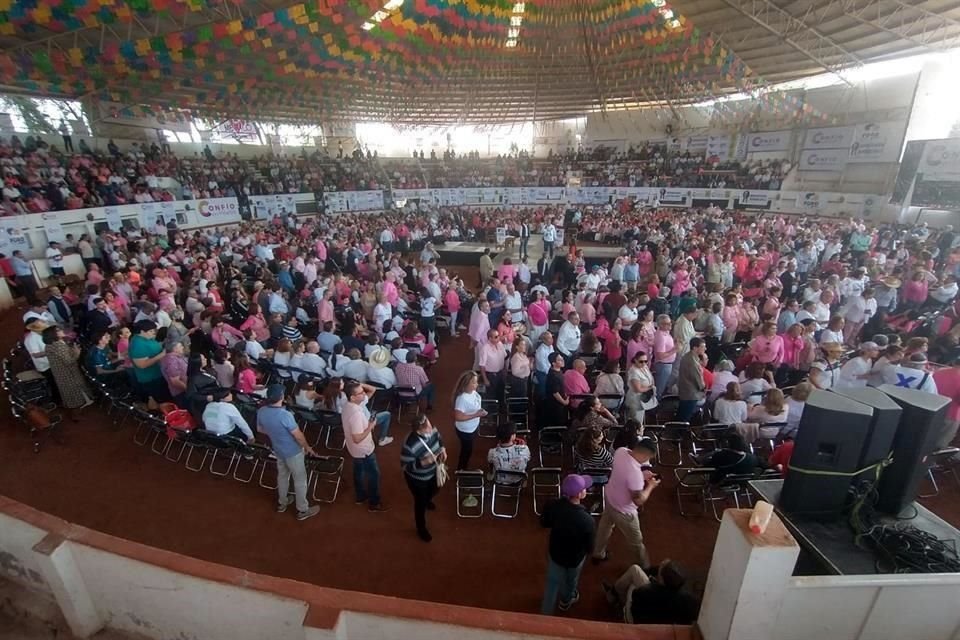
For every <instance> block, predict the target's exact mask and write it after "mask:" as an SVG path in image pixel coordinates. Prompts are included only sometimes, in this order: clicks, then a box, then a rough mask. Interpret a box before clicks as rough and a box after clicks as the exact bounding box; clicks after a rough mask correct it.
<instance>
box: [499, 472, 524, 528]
mask: <svg viewBox="0 0 960 640" xmlns="http://www.w3.org/2000/svg"><path fill="white" fill-rule="evenodd" d="M526 482H527V474H526V473H522V472H519V471H497V472H496V473H494V474H493V490H492V491H491V492H490V513H492V514H493V515H494V516H495V517H497V518H516V517H517V514H518V513H520V494H521V493H522V492H523V486H524V484H526ZM498 507H500V508H501V510H500V511H498V510H497V508H498Z"/></svg>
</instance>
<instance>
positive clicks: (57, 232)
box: [41, 213, 67, 242]
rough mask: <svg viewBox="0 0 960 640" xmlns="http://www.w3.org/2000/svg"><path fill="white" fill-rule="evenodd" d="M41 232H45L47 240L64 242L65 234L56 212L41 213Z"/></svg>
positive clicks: (65, 239)
mask: <svg viewBox="0 0 960 640" xmlns="http://www.w3.org/2000/svg"><path fill="white" fill-rule="evenodd" d="M41 215H42V216H43V232H44V233H45V234H47V242H66V241H67V234H66V233H65V232H64V230H63V223H62V222H61V221H60V220H59V219H58V217H59V216H57V214H56V213H43V214H41Z"/></svg>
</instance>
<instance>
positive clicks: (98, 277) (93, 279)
mask: <svg viewBox="0 0 960 640" xmlns="http://www.w3.org/2000/svg"><path fill="white" fill-rule="evenodd" d="M89 269H90V270H89V271H87V284H88V285H91V284H92V285H95V286H98V287H99V286H100V283H101V282H103V272H102V271H100V267H98V266H97V263H96V262H91V263H90V266H89Z"/></svg>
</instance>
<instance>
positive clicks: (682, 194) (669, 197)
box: [654, 188, 687, 205]
mask: <svg viewBox="0 0 960 640" xmlns="http://www.w3.org/2000/svg"><path fill="white" fill-rule="evenodd" d="M654 198H656V199H657V200H658V201H659V202H660V204H663V205H686V204H687V189H666V188H661V189H659V190H656V189H655V190H654Z"/></svg>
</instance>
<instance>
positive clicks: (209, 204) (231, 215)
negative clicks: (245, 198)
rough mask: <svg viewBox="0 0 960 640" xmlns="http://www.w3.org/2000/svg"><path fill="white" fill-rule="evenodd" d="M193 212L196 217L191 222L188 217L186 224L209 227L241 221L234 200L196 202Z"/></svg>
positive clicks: (208, 199) (235, 200)
mask: <svg viewBox="0 0 960 640" xmlns="http://www.w3.org/2000/svg"><path fill="white" fill-rule="evenodd" d="M188 211H189V210H188ZM193 212H195V214H196V217H195V218H194V219H193V220H190V219H189V217H188V218H187V220H186V223H188V224H199V225H201V226H210V225H218V224H235V223H237V222H240V220H241V218H240V205H239V203H237V199H236V198H206V199H204V200H197V201H196V207H195V208H194V209H193ZM178 222H179V220H178Z"/></svg>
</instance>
